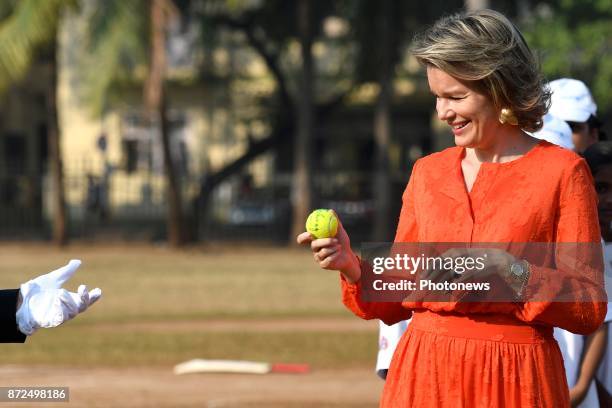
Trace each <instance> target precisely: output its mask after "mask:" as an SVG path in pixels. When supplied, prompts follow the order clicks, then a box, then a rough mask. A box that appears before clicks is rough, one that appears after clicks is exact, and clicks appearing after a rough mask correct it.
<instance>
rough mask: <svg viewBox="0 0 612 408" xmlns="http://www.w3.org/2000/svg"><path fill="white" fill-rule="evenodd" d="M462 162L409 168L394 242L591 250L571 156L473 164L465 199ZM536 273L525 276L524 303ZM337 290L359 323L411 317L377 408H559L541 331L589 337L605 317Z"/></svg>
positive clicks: (591, 215)
mask: <svg viewBox="0 0 612 408" xmlns="http://www.w3.org/2000/svg"><path fill="white" fill-rule="evenodd" d="M464 152H465V149H464V148H461V147H452V148H449V149H446V150H444V151H442V152H439V153H434V154H432V155H429V156H427V157H424V158H422V159H420V160H418V161H417V162H416V163H415V165H414V168H413V172H412V175H411V177H410V181H409V182H408V186H407V188H406V191H405V192H404V195H403V206H402V210H401V214H400V219H399V224H398V228H397V233H396V237H395V242H592V243H599V242H600V231H599V225H598V219H597V202H596V200H597V198H596V194H595V191H594V188H593V180H592V177H591V174H590V171H589V169H588V167H587V165H586V163H585V161H584V160H583V159H581V158H580V157H579V156H577V155H576V154H574V153H573V152H570V151H568V150H565V149H562V148H559V147H557V146H555V145H552V144H550V143H548V142H545V141H541V142H540V143H538V144H537V145H536V146H535V147H534V148H532V149H531V150H530V151H529V152H528V153H527V154H525V155H524V156H522V157H520V158H519V159H517V160H514V161H511V162H507V163H483V164H482V165H481V167H480V170H479V173H478V176H477V178H476V181H475V183H474V185H473V188H472V190H471V191H470V192H469V193H468V192H467V190H466V188H465V182H464V180H463V174H462V170H461V160H462V158H463V156H464ZM546 272H547V270H546V269H541V270H540V269H537V268H534V269H532V270H531V274H530V277H529V281H528V282H527V286H526V290H527V292H528V291H529V288H530V287H533V285H536V286H537V285H538V283H540V282H542V281H543V280H546V279H547V278H549V277H550V276H545V275H546ZM548 272H550V270H548ZM341 283H342V298H343V302H344V304H345V305H346V306H347V307H348V308H349V309H350V310H352V311H353V312H354V313H355V314H356V315H358V316H359V317H361V318H364V319H376V318H378V319H381V320H383V321H384V322H385V323H387V324H393V323H397V322H398V321H400V320H406V319H409V318H411V317H412V321H411V323H410V324H409V326H408V330H407V331H406V333H405V334H404V336H403V338H402V339H401V341H400V343H399V344H398V346H397V349H396V351H395V354H394V356H393V360H392V362H391V366H390V367H389V372H388V375H387V380H386V383H385V388H384V391H383V395H382V399H381V406H382V407H453V408H458V407H466V408H474V407H487V408H488V407H555V408H556V407H567V406H569V391H568V386H567V382H566V379H565V372H564V368H563V360H562V357H561V353H560V351H559V347H558V345H557V342H556V341H555V340H554V338H553V335H552V333H553V327H555V326H556V327H561V328H564V329H566V330H569V331H572V332H574V333H580V334H588V333H591V332H593V331H595V330H596V329H597V327H599V325H600V324H601V323H602V322H603V319H604V317H605V314H606V307H607V305H606V303H605V302H603V301H600V300H602V297H603V299H605V293H603V294H602V293H600V294H598V295H595V296H594V297H593V299H597V300H593V301H592V302H580V303H578V302H574V303H572V302H552V301H551V302H545V301H538V302H515V303H508V302H506V303H502V302H499V303H492V302H491V303H484V302H480V303H457V302H419V303H415V302H408V301H404V302H402V303H400V302H396V303H393V302H366V301H363V300H362V299H361V297H360V295H361V290H362V289H361V286H360V282H357V283H356V284H349V283H348V282H347V281H346V280H344V279H341ZM602 290H603V289H602Z"/></svg>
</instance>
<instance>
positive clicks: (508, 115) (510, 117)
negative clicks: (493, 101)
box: [499, 108, 518, 126]
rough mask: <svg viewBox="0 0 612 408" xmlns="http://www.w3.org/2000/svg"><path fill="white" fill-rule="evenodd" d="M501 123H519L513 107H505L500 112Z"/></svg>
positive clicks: (514, 124)
mask: <svg viewBox="0 0 612 408" xmlns="http://www.w3.org/2000/svg"><path fill="white" fill-rule="evenodd" d="M499 123H501V124H502V125H504V124H506V123H507V124H509V125H513V126H516V125H518V119H517V118H516V116H515V115H514V112H512V109H510V108H503V109H502V110H501V111H500V112H499Z"/></svg>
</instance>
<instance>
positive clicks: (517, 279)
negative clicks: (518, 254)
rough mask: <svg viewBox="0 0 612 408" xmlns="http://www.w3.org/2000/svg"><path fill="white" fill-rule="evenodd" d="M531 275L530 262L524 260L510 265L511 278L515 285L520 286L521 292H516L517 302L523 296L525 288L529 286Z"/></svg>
mask: <svg viewBox="0 0 612 408" xmlns="http://www.w3.org/2000/svg"><path fill="white" fill-rule="evenodd" d="M529 273H530V270H529V262H527V261H526V260H524V259H522V260H520V261H516V262H513V263H512V264H510V276H511V278H512V280H513V283H515V284H516V283H518V284H520V287H519V290H518V291H517V292H516V299H517V300H518V299H520V298H521V296H522V295H523V290H524V289H525V286H527V281H528V280H529Z"/></svg>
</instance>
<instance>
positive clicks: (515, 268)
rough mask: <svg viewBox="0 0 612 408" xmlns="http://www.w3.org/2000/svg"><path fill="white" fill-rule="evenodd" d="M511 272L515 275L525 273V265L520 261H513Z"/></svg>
mask: <svg viewBox="0 0 612 408" xmlns="http://www.w3.org/2000/svg"><path fill="white" fill-rule="evenodd" d="M510 272H512V274H513V275H515V276H521V275H522V274H523V265H521V264H520V263H513V264H512V266H511V267H510Z"/></svg>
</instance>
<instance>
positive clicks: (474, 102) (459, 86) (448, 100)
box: [427, 66, 503, 149]
mask: <svg viewBox="0 0 612 408" xmlns="http://www.w3.org/2000/svg"><path fill="white" fill-rule="evenodd" d="M427 80H428V82H429V89H430V90H431V92H432V93H433V94H434V95H435V96H436V111H437V112H438V118H439V119H440V120H442V121H444V122H446V123H448V124H449V126H450V127H451V128H452V131H453V134H454V135H455V144H456V145H457V146H463V147H470V148H483V149H484V148H487V147H490V146H491V145H493V144H495V137H496V135H498V134H499V133H500V132H499V130H500V128H501V127H502V126H503V125H502V124H501V123H499V112H498V111H497V110H496V109H495V107H494V105H493V102H492V101H491V99H490V98H489V97H488V96H486V95H484V94H482V93H480V92H478V91H477V90H475V89H474V88H473V87H469V86H468V83H466V82H465V81H460V80H458V79H457V78H454V77H452V76H450V75H449V74H447V73H446V72H444V71H442V70H441V69H438V68H435V67H431V66H430V67H428V68H427Z"/></svg>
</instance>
